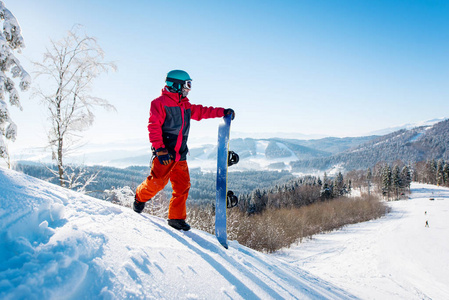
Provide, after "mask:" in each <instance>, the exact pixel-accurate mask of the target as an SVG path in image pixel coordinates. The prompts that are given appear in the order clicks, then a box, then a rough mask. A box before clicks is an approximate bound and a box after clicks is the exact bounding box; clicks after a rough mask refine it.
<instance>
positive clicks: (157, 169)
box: [136, 158, 190, 220]
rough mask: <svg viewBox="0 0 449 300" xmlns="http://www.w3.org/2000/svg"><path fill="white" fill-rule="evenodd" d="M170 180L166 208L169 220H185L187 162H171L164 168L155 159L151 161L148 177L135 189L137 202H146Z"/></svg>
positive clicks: (187, 188)
mask: <svg viewBox="0 0 449 300" xmlns="http://www.w3.org/2000/svg"><path fill="white" fill-rule="evenodd" d="M169 180H170V182H171V185H172V188H173V194H172V197H171V199H170V205H169V208H168V218H169V219H181V220H185V219H186V216H187V215H186V201H187V197H188V196H189V190H190V175H189V168H188V166H187V161H185V160H183V161H176V162H175V161H172V162H171V163H170V164H168V165H166V166H164V165H163V164H161V163H160V162H159V160H158V159H157V158H155V159H154V160H153V164H152V166H151V172H150V176H148V177H147V179H145V181H144V182H142V183H141V184H140V185H139V186H138V187H137V189H136V196H137V200H138V201H139V202H147V201H148V200H150V199H151V198H153V197H154V196H155V195H156V194H157V193H158V192H159V191H161V190H162V189H163V188H164V187H165V186H166V185H167V183H168V181H169Z"/></svg>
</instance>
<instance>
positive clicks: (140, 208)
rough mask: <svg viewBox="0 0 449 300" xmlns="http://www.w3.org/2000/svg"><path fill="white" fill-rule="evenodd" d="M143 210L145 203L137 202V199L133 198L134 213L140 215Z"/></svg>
mask: <svg viewBox="0 0 449 300" xmlns="http://www.w3.org/2000/svg"><path fill="white" fill-rule="evenodd" d="M144 208H145V202H139V201H137V197H134V203H133V209H134V211H135V212H136V213H139V214H140V213H141V212H142V211H143V209H144Z"/></svg>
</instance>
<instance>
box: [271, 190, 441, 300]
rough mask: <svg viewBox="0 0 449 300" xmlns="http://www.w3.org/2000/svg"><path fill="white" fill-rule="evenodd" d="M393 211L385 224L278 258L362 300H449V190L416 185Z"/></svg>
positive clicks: (342, 233)
mask: <svg viewBox="0 0 449 300" xmlns="http://www.w3.org/2000/svg"><path fill="white" fill-rule="evenodd" d="M429 199H434V200H429ZM389 205H390V207H391V208H392V211H391V213H390V214H388V215H387V216H386V217H384V218H381V219H379V220H374V221H370V222H365V223H359V224H356V225H351V226H348V227H346V228H344V229H342V230H339V231H336V232H333V233H329V234H321V235H317V236H315V237H313V239H312V240H309V241H307V242H304V243H302V244H300V245H299V246H293V247H291V248H290V249H285V250H283V251H280V252H279V253H277V254H276V256H277V257H278V258H282V259H284V260H285V261H287V262H290V263H291V264H293V265H295V266H297V268H298V269H302V270H305V271H308V272H310V274H313V275H315V276H317V277H319V278H322V279H325V280H327V281H329V282H332V283H333V284H335V285H337V286H339V287H341V288H343V289H345V290H347V291H349V292H351V293H352V294H354V295H355V296H357V297H360V298H362V299H442V300H443V299H449V189H447V188H442V187H437V186H432V185H424V184H417V183H413V184H412V194H411V197H410V199H409V200H403V201H394V202H389ZM426 221H427V222H428V224H429V227H426Z"/></svg>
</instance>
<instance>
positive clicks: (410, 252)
mask: <svg viewBox="0 0 449 300" xmlns="http://www.w3.org/2000/svg"><path fill="white" fill-rule="evenodd" d="M412 191H413V194H412V196H411V199H410V200H404V201H396V202H390V203H389V205H390V206H391V208H392V212H391V213H390V214H389V215H387V216H386V217H384V218H382V219H380V220H375V221H371V222H366V223H361V224H356V225H351V226H347V227H345V228H344V229H342V230H339V231H336V232H333V233H329V234H322V235H318V236H315V237H314V238H313V239H312V240H310V241H306V242H304V243H302V244H300V245H297V246H292V247H291V248H290V249H285V250H283V251H280V252H279V253H277V254H274V255H265V254H261V253H259V252H256V251H253V250H251V249H248V248H246V247H243V246H241V245H239V244H238V243H236V242H231V243H230V249H229V250H225V249H224V248H223V247H221V246H220V245H219V244H218V242H217V241H216V239H215V237H214V236H212V235H210V234H207V233H204V232H201V231H199V230H195V229H193V230H192V231H190V232H178V231H176V230H173V229H171V228H169V227H168V226H167V225H166V221H165V220H162V219H158V218H155V217H151V216H149V215H146V214H143V215H138V214H136V213H134V212H133V211H131V210H130V209H127V208H124V207H120V206H116V205H113V204H110V203H107V202H104V201H101V200H97V199H94V198H90V197H87V196H83V195H80V194H77V193H74V192H71V191H68V190H65V189H62V188H59V187H57V186H54V185H51V184H48V183H46V182H43V181H40V180H38V179H35V178H32V177H28V176H26V175H23V174H21V173H17V172H14V171H10V170H5V169H1V168H0V235H1V241H2V242H1V246H0V259H1V261H2V264H1V266H0V299H61V298H64V299H124V298H138V299H154V298H157V299H229V298H231V299H295V298H299V299H353V298H361V299H448V298H449V223H448V220H449V189H447V188H441V187H435V186H429V185H420V184H413V185H412ZM429 199H434V200H429ZM426 221H428V224H429V227H425V222H426Z"/></svg>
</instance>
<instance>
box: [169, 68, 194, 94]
mask: <svg viewBox="0 0 449 300" xmlns="http://www.w3.org/2000/svg"><path fill="white" fill-rule="evenodd" d="M165 83H166V85H167V86H168V88H169V89H170V91H173V92H175V93H182V89H183V88H185V89H188V90H190V89H191V88H192V78H190V76H189V74H188V73H187V72H186V71H182V70H173V71H170V72H168V74H167V78H166V79H165Z"/></svg>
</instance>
